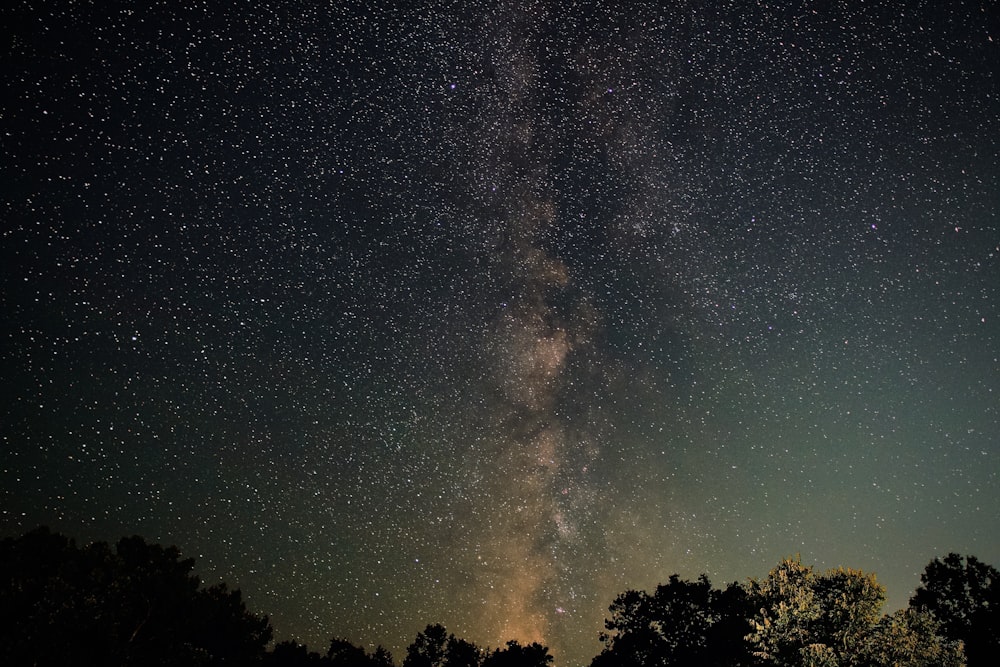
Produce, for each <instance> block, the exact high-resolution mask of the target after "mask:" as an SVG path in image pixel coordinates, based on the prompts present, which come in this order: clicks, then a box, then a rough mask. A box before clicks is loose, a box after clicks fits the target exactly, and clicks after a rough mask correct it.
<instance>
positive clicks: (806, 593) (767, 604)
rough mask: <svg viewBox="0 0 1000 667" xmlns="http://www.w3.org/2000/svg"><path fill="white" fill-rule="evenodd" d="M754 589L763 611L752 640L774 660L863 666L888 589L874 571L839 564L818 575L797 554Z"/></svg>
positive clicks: (754, 584) (817, 666) (765, 656)
mask: <svg viewBox="0 0 1000 667" xmlns="http://www.w3.org/2000/svg"><path fill="white" fill-rule="evenodd" d="M750 594H751V596H752V597H753V598H754V599H756V600H757V602H758V605H759V610H758V612H757V614H756V615H755V617H754V619H753V632H751V633H750V635H749V636H748V639H749V640H750V642H751V643H752V644H753V645H754V647H755V653H756V655H757V656H758V657H760V658H762V659H764V660H766V661H768V662H771V663H773V664H775V665H781V666H785V665H796V666H798V665H812V666H815V667H820V666H827V665H845V666H848V665H858V666H859V667H860V665H862V664H863V662H861V661H860V658H859V656H860V655H861V647H862V646H863V645H864V642H865V640H866V637H867V634H868V632H869V631H870V630H871V629H872V628H873V627H874V626H875V624H876V623H878V621H879V618H880V616H879V611H880V609H881V608H882V604H883V603H884V602H885V589H884V588H883V587H882V585H881V584H879V583H878V582H877V581H876V579H875V575H872V574H865V573H864V572H862V571H861V570H853V569H845V568H838V569H835V570H830V571H828V572H826V573H825V574H823V575H819V576H817V575H816V573H815V572H813V568H812V567H810V566H806V565H803V564H802V562H801V560H799V559H798V558H794V559H792V558H788V559H785V560H783V561H782V562H781V563H779V564H778V566H777V567H775V568H774V569H773V570H771V572H770V573H769V574H768V576H767V578H765V579H763V580H761V581H756V580H755V581H751V583H750Z"/></svg>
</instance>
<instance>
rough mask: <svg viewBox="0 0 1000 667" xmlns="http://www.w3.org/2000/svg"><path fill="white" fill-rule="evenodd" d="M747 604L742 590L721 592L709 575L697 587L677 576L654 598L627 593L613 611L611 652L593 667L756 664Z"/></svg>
mask: <svg viewBox="0 0 1000 667" xmlns="http://www.w3.org/2000/svg"><path fill="white" fill-rule="evenodd" d="M745 604H746V595H745V592H744V591H743V589H742V588H741V587H739V586H738V585H735V584H734V585H732V586H730V587H729V588H728V589H726V590H725V591H718V590H715V589H713V588H712V585H711V583H710V582H709V580H708V577H706V576H705V575H702V576H701V577H700V578H699V579H698V581H693V582H692V581H685V580H682V579H681V578H680V577H679V576H678V575H676V574H675V575H672V576H671V577H670V579H669V581H668V583H666V584H661V585H659V586H657V587H656V591H655V592H654V593H653V594H652V595H650V594H648V593H645V592H643V591H626V592H625V593H623V594H621V595H619V596H618V597H617V598H616V599H615V601H614V602H613V603H612V604H611V606H610V607H609V608H608V610H609V611H610V612H611V617H610V618H609V619H607V620H606V621H605V623H604V625H605V628H606V629H607V632H605V633H602V634H601V637H600V638H601V640H602V641H603V642H604V644H605V648H604V650H603V651H602V652H601V654H600V655H598V656H597V657H595V658H594V660H593V662H592V663H591V665H592V667H610V666H611V665H636V666H639V665H644V666H646V665H658V666H664V667H666V666H667V665H680V664H699V665H740V664H750V663H751V662H752V656H750V654H749V652H748V651H747V647H746V644H745V642H744V641H743V636H744V635H745V634H747V632H748V631H749V626H748V624H747V622H746V617H747V615H746V612H747V610H746V608H745Z"/></svg>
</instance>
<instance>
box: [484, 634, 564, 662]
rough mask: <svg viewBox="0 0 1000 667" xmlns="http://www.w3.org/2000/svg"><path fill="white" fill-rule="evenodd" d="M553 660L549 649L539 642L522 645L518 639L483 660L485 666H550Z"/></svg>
mask: <svg viewBox="0 0 1000 667" xmlns="http://www.w3.org/2000/svg"><path fill="white" fill-rule="evenodd" d="M551 662H552V655H551V654H550V653H549V649H548V648H546V647H545V646H542V645H541V644H539V643H538V642H532V643H530V644H528V645H527V646H521V644H519V643H518V642H517V641H515V640H511V641H509V642H507V646H506V648H503V649H495V650H494V651H493V652H492V653H490V654H489V655H488V656H487V657H486V659H485V660H483V667H548V666H549V664H550V663H551Z"/></svg>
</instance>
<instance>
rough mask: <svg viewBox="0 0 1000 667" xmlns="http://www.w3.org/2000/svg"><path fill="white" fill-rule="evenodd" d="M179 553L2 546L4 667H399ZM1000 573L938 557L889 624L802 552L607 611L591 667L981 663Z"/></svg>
mask: <svg viewBox="0 0 1000 667" xmlns="http://www.w3.org/2000/svg"><path fill="white" fill-rule="evenodd" d="M193 567H194V561H192V560H191V559H182V558H181V554H180V552H179V551H178V550H177V549H176V548H175V547H162V546H160V545H157V544H148V543H146V542H145V541H144V540H143V539H142V538H140V537H129V538H124V539H122V540H120V541H119V542H118V544H117V545H116V546H115V548H114V549H112V548H111V547H109V546H108V544H106V543H103V542H98V543H94V544H90V545H87V546H85V547H82V548H81V547H77V546H76V544H75V543H74V542H73V541H72V540H70V539H68V538H66V537H64V536H62V535H58V534H54V533H52V532H50V531H49V530H48V529H46V528H39V529H37V530H34V531H32V532H30V533H28V534H26V535H24V536H22V537H20V538H16V539H12V538H7V539H3V540H0V572H2V573H3V576H2V578H0V627H2V628H3V632H4V634H3V636H2V637H0V664H2V665H12V666H19V665H39V664H41V665H54V666H62V665H90V664H105V665H193V666H205V667H212V666H215V665H252V664H260V665H267V666H269V667H394V665H395V663H394V662H393V658H392V655H391V654H390V653H389V651H387V650H385V649H384V648H383V647H381V646H379V647H377V648H376V649H375V650H374V651H373V652H371V653H369V652H366V651H365V649H363V648H361V647H359V646H356V645H354V644H352V643H351V642H350V641H348V640H346V639H341V638H338V637H334V638H333V639H332V640H331V641H330V646H329V649H328V650H327V652H326V654H325V655H320V654H318V653H315V652H311V651H309V650H308V648H307V647H306V646H304V645H300V644H297V643H295V642H290V641H285V642H279V643H278V644H276V645H275V646H274V648H273V649H272V650H271V651H269V652H267V651H265V646H266V645H267V644H268V642H270V640H271V635H272V630H271V626H270V623H269V622H268V619H267V617H266V616H258V615H256V614H253V613H252V612H250V611H248V610H247V608H246V605H245V603H244V601H243V599H242V595H241V593H240V591H239V590H230V589H229V588H228V587H227V586H226V584H224V583H220V584H216V585H214V586H209V587H203V586H201V584H200V581H199V579H198V577H197V576H195V575H193V574H192V569H193ZM998 582H1000V573H998V572H997V570H996V569H994V568H993V567H991V566H989V565H986V564H985V563H981V562H980V561H978V560H977V559H976V558H975V557H973V556H968V557H965V558H963V557H962V556H959V555H957V554H949V555H948V556H946V557H945V558H944V559H943V560H939V559H935V560H934V561H932V562H931V563H930V564H929V565H928V566H927V569H926V571H925V572H924V574H923V575H922V576H921V584H922V585H921V587H920V588H919V589H917V591H916V594H915V595H914V596H913V598H912V599H911V601H910V608H908V609H904V610H901V611H897V612H895V613H893V614H889V615H881V608H882V605H883V603H884V601H885V591H884V589H883V588H882V586H881V585H880V584H879V583H878V581H877V580H876V578H875V576H874V575H872V574H866V573H864V572H862V571H860V570H853V569H849V568H837V569H834V570H829V571H827V572H825V573H822V574H818V573H816V572H815V571H814V570H813V568H812V567H811V566H807V565H804V564H803V563H802V562H801V560H800V559H799V558H788V559H785V560H783V561H781V562H780V563H779V564H778V565H777V566H776V567H775V568H774V569H772V570H771V571H770V572H769V573H768V575H767V576H766V577H765V578H763V579H760V580H756V579H753V580H750V581H749V582H748V583H747V584H746V585H742V586H741V585H739V584H735V583H734V584H731V585H730V586H728V587H727V588H725V589H724V590H718V589H714V588H712V585H711V582H709V580H708V577H707V576H705V575H702V576H701V577H700V578H698V579H697V580H696V581H686V580H682V579H681V578H680V577H679V576H678V575H673V576H671V577H670V578H669V580H668V581H667V583H665V584H661V585H659V586H657V587H656V589H655V590H654V591H653V593H651V594H650V593H646V592H645V591H635V590H628V591H625V592H624V593H622V594H621V595H619V596H618V597H616V598H615V600H614V601H613V602H612V604H611V606H610V607H609V608H608V609H609V612H610V616H609V618H608V619H607V620H606V621H605V631H604V632H602V633H600V635H599V638H600V640H601V641H602V642H603V643H604V648H603V650H602V651H601V653H600V654H599V655H597V656H596V657H595V658H594V659H593V661H592V663H591V667H670V666H673V665H693V664H696V665H699V666H703V667H721V666H723V665H726V666H730V667H740V666H744V667H768V666H772V665H773V666H774V667H792V666H794V667H890V666H891V667H962V666H963V665H965V664H966V662H965V661H966V656H968V660H969V662H968V664H969V665H972V666H973V667H977V666H978V665H986V664H992V661H991V660H990V658H991V657H992V656H993V655H996V654H997V653H998V651H1000V623H998V614H1000V583H998ZM552 662H553V657H552V655H551V654H550V653H549V650H548V648H547V647H545V646H543V645H541V644H538V643H532V644H528V645H521V644H520V643H518V642H517V641H514V640H512V641H508V642H507V643H506V645H505V646H504V647H502V648H497V649H493V650H483V649H481V648H479V647H478V646H476V645H475V644H473V643H471V642H468V641H466V640H464V639H461V638H458V637H456V636H455V635H453V634H449V633H448V631H447V630H446V629H445V628H444V626H442V625H439V624H438V625H428V626H426V627H425V628H424V630H423V631H421V632H418V633H417V636H416V638H415V639H414V641H413V643H411V644H410V645H409V646H408V647H407V651H406V656H405V658H404V660H403V663H402V667H550V665H551V664H552Z"/></svg>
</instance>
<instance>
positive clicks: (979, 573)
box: [910, 553, 1000, 667]
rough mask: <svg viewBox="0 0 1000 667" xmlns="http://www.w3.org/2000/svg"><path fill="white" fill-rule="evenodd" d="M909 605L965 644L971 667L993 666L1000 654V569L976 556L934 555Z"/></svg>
mask: <svg viewBox="0 0 1000 667" xmlns="http://www.w3.org/2000/svg"><path fill="white" fill-rule="evenodd" d="M920 582H921V586H920V587H919V588H918V589H917V591H916V593H915V594H914V596H913V598H912V599H911V600H910V606H911V607H912V608H914V609H918V610H921V609H922V610H925V611H927V612H928V613H930V614H931V615H932V616H933V617H934V618H935V619H937V620H938V621H939V622H940V623H941V629H942V632H943V633H944V634H945V635H946V636H947V637H949V638H951V639H954V640H960V641H962V642H964V643H965V655H966V658H967V660H968V664H969V667H980V666H981V665H993V664H995V661H996V659H997V656H998V655H1000V572H997V570H996V568H994V567H993V566H991V565H987V564H986V563H982V562H980V561H979V560H978V559H977V558H976V557H975V556H968V557H966V558H964V559H963V557H962V556H960V555H959V554H956V553H950V554H948V555H947V556H945V558H944V560H940V559H937V558H935V559H934V560H933V561H931V562H930V563H929V564H928V565H927V567H926V568H925V569H924V573H923V574H922V575H920Z"/></svg>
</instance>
